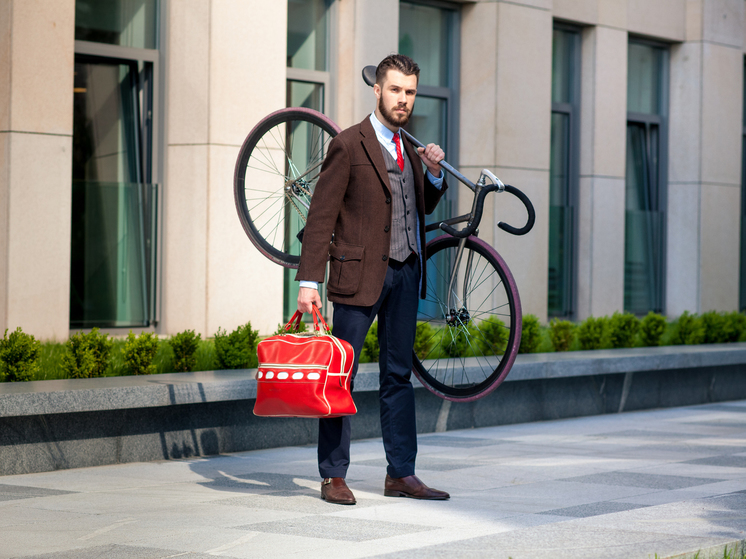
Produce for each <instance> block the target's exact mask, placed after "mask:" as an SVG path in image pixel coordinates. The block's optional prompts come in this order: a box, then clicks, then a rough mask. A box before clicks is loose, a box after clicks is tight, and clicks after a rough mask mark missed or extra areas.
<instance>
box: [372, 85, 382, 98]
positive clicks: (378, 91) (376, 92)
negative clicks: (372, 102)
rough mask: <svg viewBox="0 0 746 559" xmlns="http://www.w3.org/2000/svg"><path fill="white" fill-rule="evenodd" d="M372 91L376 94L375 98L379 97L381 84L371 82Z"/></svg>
mask: <svg viewBox="0 0 746 559" xmlns="http://www.w3.org/2000/svg"><path fill="white" fill-rule="evenodd" d="M373 93H375V94H376V99H380V98H381V86H380V85H378V84H377V83H374V84H373Z"/></svg>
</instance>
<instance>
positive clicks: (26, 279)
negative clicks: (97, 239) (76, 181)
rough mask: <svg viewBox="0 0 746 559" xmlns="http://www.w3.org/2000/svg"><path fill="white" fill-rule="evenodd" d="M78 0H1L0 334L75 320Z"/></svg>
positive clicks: (49, 331)
mask: <svg viewBox="0 0 746 559" xmlns="http://www.w3.org/2000/svg"><path fill="white" fill-rule="evenodd" d="M74 29H75V2H74V0H59V1H55V2H43V1H41V0H8V1H5V2H2V3H0V333H2V332H3V331H4V330H5V329H6V328H9V329H11V330H14V329H15V328H16V327H18V326H21V327H22V328H23V330H24V331H25V332H27V333H29V334H33V335H34V336H36V337H37V338H39V339H44V340H46V339H57V340H64V339H66V338H67V336H68V334H69V321H70V223H71V217H70V212H71V204H72V129H73V68H74V57H75V55H74V51H75V46H74Z"/></svg>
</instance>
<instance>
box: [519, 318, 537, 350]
mask: <svg viewBox="0 0 746 559" xmlns="http://www.w3.org/2000/svg"><path fill="white" fill-rule="evenodd" d="M540 342H541V331H540V329H539V319H538V318H537V317H536V316H535V315H533V314H526V315H523V326H522V328H521V345H520V347H519V348H518V353H534V352H535V351H536V350H537V349H538V347H539V343H540Z"/></svg>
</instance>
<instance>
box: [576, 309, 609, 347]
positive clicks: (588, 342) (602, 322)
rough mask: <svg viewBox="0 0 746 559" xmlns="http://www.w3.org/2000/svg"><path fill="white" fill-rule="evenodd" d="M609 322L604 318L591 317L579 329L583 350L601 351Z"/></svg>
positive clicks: (579, 339) (578, 333)
mask: <svg viewBox="0 0 746 559" xmlns="http://www.w3.org/2000/svg"><path fill="white" fill-rule="evenodd" d="M608 322H609V320H608V319H607V318H606V317H604V316H601V317H598V318H594V317H592V316H589V317H588V318H586V319H585V320H584V321H583V322H582V323H581V324H580V326H578V329H577V336H578V341H579V342H580V348H581V349H601V348H602V347H603V343H604V337H605V336H606V330H607V329H608Z"/></svg>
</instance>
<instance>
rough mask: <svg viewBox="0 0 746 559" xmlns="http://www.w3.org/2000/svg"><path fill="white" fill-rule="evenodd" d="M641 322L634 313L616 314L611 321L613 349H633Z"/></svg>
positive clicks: (610, 329) (610, 334) (610, 338)
mask: <svg viewBox="0 0 746 559" xmlns="http://www.w3.org/2000/svg"><path fill="white" fill-rule="evenodd" d="M639 329H640V320H639V319H638V318H637V317H636V316H635V315H633V314H632V313H628V312H625V313H620V312H615V313H614V314H613V315H611V318H610V319H609V343H610V344H611V347H613V348H620V347H632V346H633V345H634V343H635V336H636V335H637V331H638V330H639Z"/></svg>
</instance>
